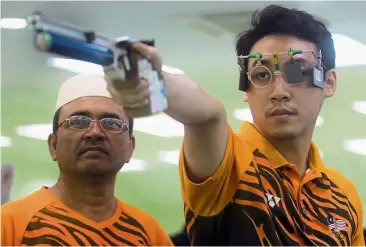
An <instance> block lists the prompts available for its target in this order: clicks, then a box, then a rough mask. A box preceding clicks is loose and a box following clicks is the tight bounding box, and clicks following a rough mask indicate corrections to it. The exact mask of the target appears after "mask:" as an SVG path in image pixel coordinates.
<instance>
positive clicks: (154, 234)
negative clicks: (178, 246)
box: [120, 201, 172, 246]
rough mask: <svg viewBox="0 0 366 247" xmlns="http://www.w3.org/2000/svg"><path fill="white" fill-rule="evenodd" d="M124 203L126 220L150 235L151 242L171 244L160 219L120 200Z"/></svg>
mask: <svg viewBox="0 0 366 247" xmlns="http://www.w3.org/2000/svg"><path fill="white" fill-rule="evenodd" d="M120 203H122V205H123V216H124V217H125V219H124V221H125V222H126V221H128V223H129V224H131V225H134V227H136V228H139V229H140V231H142V232H143V233H144V234H146V235H147V236H148V238H149V239H150V241H151V244H152V245H154V246H162V245H164V246H171V245H172V242H171V240H170V237H169V235H168V234H167V232H166V231H165V230H164V229H163V228H162V227H161V226H160V224H159V223H158V221H157V220H156V219H155V218H154V217H152V216H151V215H150V214H148V213H146V212H145V211H143V210H141V209H139V208H136V207H133V206H131V205H130V204H128V203H125V202H122V201H120Z"/></svg>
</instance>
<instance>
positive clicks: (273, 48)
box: [250, 35, 317, 62]
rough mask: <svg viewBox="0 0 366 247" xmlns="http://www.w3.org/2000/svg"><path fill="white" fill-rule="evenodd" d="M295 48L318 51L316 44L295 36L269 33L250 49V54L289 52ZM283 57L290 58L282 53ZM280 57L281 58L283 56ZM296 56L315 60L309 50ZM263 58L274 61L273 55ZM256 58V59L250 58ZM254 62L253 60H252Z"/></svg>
mask: <svg viewBox="0 0 366 247" xmlns="http://www.w3.org/2000/svg"><path fill="white" fill-rule="evenodd" d="M290 48H291V49H293V50H313V51H317V48H316V46H315V45H314V44H313V43H311V42H309V41H305V40H301V39H298V38H296V37H293V36H282V35H268V36H265V37H264V38H262V39H260V40H258V41H257V42H256V43H255V44H254V46H253V47H252V49H251V50H250V54H253V53H256V52H261V53H273V52H287V51H288V50H289V49H290ZM281 56H282V57H286V60H287V58H288V56H287V55H281ZM282 57H280V59H281V58H282ZM294 57H296V58H304V59H306V60H307V61H309V62H311V61H315V58H314V56H313V55H312V54H311V53H310V52H308V53H304V54H298V55H296V56H294ZM263 59H270V60H271V61H272V57H270V56H267V57H264V58H263ZM250 60H254V59H250ZM250 62H252V61H250Z"/></svg>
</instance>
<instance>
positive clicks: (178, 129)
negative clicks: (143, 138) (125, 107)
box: [133, 113, 184, 137]
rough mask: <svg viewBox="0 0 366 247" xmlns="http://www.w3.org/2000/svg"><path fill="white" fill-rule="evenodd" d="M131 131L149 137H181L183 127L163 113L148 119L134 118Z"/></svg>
mask: <svg viewBox="0 0 366 247" xmlns="http://www.w3.org/2000/svg"><path fill="white" fill-rule="evenodd" d="M133 129H134V130H136V131H139V132H143V133H146V134H150V135H156V136H160V137H182V136H183V135H184V126H183V124H181V123H180V122H178V121H176V120H174V119H173V118H171V117H169V116H168V115H166V114H165V113H161V114H158V115H154V116H150V117H142V118H136V119H135V120H134V124H133Z"/></svg>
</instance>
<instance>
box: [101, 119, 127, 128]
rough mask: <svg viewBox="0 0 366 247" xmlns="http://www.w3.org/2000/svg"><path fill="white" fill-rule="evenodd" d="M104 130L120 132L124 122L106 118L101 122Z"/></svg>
mask: <svg viewBox="0 0 366 247" xmlns="http://www.w3.org/2000/svg"><path fill="white" fill-rule="evenodd" d="M101 124H102V125H103V128H105V129H107V130H118V131H119V130H120V129H121V128H122V127H123V122H122V121H121V120H119V119H116V118H104V119H102V120H101Z"/></svg>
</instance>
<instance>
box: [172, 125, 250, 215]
mask: <svg viewBox="0 0 366 247" xmlns="http://www.w3.org/2000/svg"><path fill="white" fill-rule="evenodd" d="M244 145H246V143H245V142H242V141H241V140H240V139H239V137H238V136H237V135H236V134H235V133H234V132H233V130H232V128H231V126H229V135H228V140H227V144H226V150H225V154H224V157H223V159H222V161H221V164H220V165H219V167H218V168H217V170H216V171H215V173H214V174H213V175H212V176H211V177H209V178H208V179H206V180H205V181H203V182H202V183H194V182H193V181H191V180H190V179H189V177H188V176H187V173H186V166H185V160H184V148H183V147H182V149H181V152H180V158H179V175H180V180H181V187H182V197H183V201H184V203H185V215H186V218H187V214H188V213H189V212H188V211H191V212H190V213H193V214H196V215H200V216H214V215H216V214H218V213H219V212H220V211H222V210H223V209H224V208H225V207H226V205H227V204H228V203H229V202H230V201H231V199H232V197H233V195H234V193H235V191H236V189H237V187H238V182H239V179H240V175H241V174H243V172H244V170H245V169H246V167H247V166H249V164H250V161H249V160H248V159H251V157H252V153H251V151H250V149H249V148H248V147H244ZM239 156H240V157H239ZM243 158H245V159H246V160H245V161H244V160H242V159H243Z"/></svg>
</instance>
